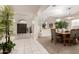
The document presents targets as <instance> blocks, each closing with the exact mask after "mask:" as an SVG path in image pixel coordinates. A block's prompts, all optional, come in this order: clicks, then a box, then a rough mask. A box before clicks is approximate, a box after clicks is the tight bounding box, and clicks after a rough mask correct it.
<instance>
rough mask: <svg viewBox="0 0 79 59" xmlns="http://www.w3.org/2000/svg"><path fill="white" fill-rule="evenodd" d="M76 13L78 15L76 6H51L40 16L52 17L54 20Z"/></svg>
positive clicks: (78, 8) (78, 7) (78, 11)
mask: <svg viewBox="0 0 79 59" xmlns="http://www.w3.org/2000/svg"><path fill="white" fill-rule="evenodd" d="M78 13H79V6H78V5H52V6H49V7H48V8H47V9H46V10H45V11H44V12H43V13H42V14H43V15H46V16H52V17H55V18H61V17H67V16H70V15H74V14H78Z"/></svg>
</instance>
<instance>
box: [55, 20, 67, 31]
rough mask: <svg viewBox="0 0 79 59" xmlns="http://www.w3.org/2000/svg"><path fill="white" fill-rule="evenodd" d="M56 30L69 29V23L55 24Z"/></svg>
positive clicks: (60, 22)
mask: <svg viewBox="0 0 79 59" xmlns="http://www.w3.org/2000/svg"><path fill="white" fill-rule="evenodd" d="M55 26H56V29H61V30H62V31H63V29H66V28H67V27H68V23H67V22H66V21H59V22H56V23H55Z"/></svg>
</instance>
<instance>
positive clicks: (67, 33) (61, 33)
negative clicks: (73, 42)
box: [56, 31, 70, 46]
mask: <svg viewBox="0 0 79 59" xmlns="http://www.w3.org/2000/svg"><path fill="white" fill-rule="evenodd" d="M56 33H57V34H58V35H61V36H62V39H63V44H64V46H65V45H66V44H67V43H66V40H69V39H66V38H67V36H70V31H68V32H56Z"/></svg>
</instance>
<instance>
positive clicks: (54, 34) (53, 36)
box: [51, 29, 56, 40]
mask: <svg viewBox="0 0 79 59" xmlns="http://www.w3.org/2000/svg"><path fill="white" fill-rule="evenodd" d="M51 37H52V39H53V40H56V30H55V29H51Z"/></svg>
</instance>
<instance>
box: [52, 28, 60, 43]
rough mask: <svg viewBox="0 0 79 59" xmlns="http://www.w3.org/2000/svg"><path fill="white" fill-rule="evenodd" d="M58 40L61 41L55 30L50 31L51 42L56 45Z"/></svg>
mask: <svg viewBox="0 0 79 59" xmlns="http://www.w3.org/2000/svg"><path fill="white" fill-rule="evenodd" d="M59 39H61V37H59V36H57V34H56V30H55V29H51V42H53V43H55V44H56V43H57V41H58V40H59Z"/></svg>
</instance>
